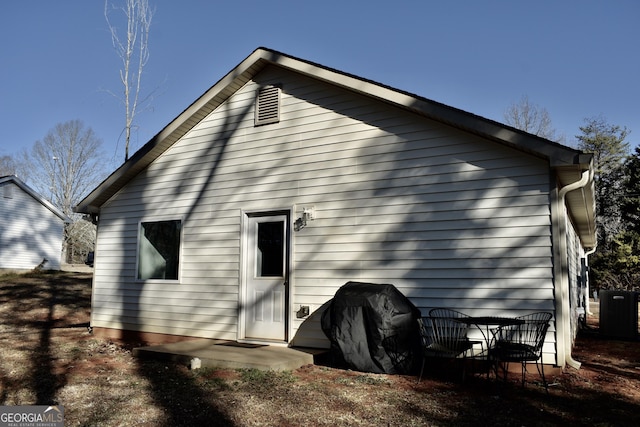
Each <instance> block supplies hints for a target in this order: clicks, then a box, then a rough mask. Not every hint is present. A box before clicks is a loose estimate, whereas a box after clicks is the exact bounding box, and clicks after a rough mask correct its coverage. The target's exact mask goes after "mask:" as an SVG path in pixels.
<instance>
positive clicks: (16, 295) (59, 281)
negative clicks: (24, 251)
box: [0, 272, 91, 405]
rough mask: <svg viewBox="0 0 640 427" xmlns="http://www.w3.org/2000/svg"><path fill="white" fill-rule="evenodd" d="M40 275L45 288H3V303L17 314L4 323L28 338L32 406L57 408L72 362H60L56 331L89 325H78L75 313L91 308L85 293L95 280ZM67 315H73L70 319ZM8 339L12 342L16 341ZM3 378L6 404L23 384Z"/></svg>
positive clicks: (24, 343)
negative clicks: (12, 393) (84, 290)
mask: <svg viewBox="0 0 640 427" xmlns="http://www.w3.org/2000/svg"><path fill="white" fill-rule="evenodd" d="M37 274H38V277H39V279H38V280H40V281H41V282H42V285H39V284H38V285H36V284H34V283H32V281H31V280H29V281H27V282H26V283H18V284H11V285H7V286H3V287H2V289H1V290H0V301H1V302H2V304H3V306H4V307H5V308H7V306H9V307H10V308H9V309H10V310H11V312H12V313H14V314H15V315H13V316H8V317H7V318H6V319H5V320H4V321H3V324H4V325H6V326H8V327H9V331H10V332H8V333H10V334H18V335H20V334H22V335H24V337H23V339H22V347H23V349H24V350H26V351H28V354H29V357H30V360H29V361H28V362H29V363H30V364H31V369H30V370H29V373H28V378H26V383H27V384H28V386H29V387H28V388H29V389H30V390H31V391H32V392H33V393H34V396H35V400H34V401H33V402H32V404H35V405H54V404H57V403H58V402H57V400H56V395H57V393H58V391H59V390H60V389H61V388H63V387H64V386H65V385H66V384H67V370H66V367H67V366H68V365H69V364H71V363H72V361H66V362H63V363H61V362H60V361H59V360H58V358H57V356H56V354H55V353H56V352H55V349H54V347H53V346H54V344H55V343H54V338H55V337H54V331H55V330H56V329H60V328H86V327H87V326H88V323H84V322H81V323H74V319H75V318H76V315H75V313H86V311H88V309H89V306H90V298H88V295H86V294H83V293H82V290H83V288H88V287H89V284H90V282H91V279H90V278H88V277H84V278H79V277H76V276H69V275H66V274H60V273H58V272H38V273H37ZM26 277H27V278H28V277H29V275H27V276H26ZM64 313H70V317H67V316H66V315H65V314H64ZM70 322H71V323H70ZM8 339H9V340H10V341H11V340H13V339H14V338H13V337H10V338H8ZM0 379H1V381H2V383H3V396H2V402H5V401H6V399H7V398H8V395H9V393H10V392H11V391H12V390H15V389H17V388H20V387H22V384H12V382H11V380H10V379H9V376H7V375H4V374H2V375H1V378H0Z"/></svg>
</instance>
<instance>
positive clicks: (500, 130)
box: [74, 48, 581, 214]
mask: <svg viewBox="0 0 640 427" xmlns="http://www.w3.org/2000/svg"><path fill="white" fill-rule="evenodd" d="M268 64H275V65H277V66H280V67H283V68H287V69H290V70H293V71H295V72H297V73H301V74H305V75H308V76H310V77H312V78H314V79H319V80H323V81H325V82H328V83H330V84H333V85H337V86H341V87H343V88H345V89H347V90H350V91H354V92H358V93H361V94H363V95H365V96H368V97H373V98H376V99H378V100H380V101H383V102H386V103H389V104H392V105H394V106H397V107H400V108H404V109H407V110H410V111H412V112H413V113H416V114H419V115H422V116H424V117H427V118H429V119H432V120H436V121H439V122H441V123H444V124H447V125H450V126H453V127H456V128H459V129H462V130H465V131H467V132H471V133H474V134H477V135H480V136H483V137H485V138H489V139H492V140H494V141H496V142H498V143H501V144H505V145H509V146H512V147H514V148H517V149H519V150H522V151H525V152H528V153H530V154H532V155H535V156H538V157H542V158H545V159H548V161H549V163H550V165H551V167H576V165H578V167H581V166H580V159H579V156H580V152H578V151H576V150H573V149H570V148H568V147H564V146H562V145H560V144H557V143H554V142H551V141H548V140H545V139H543V138H539V137H536V136H534V135H531V134H528V133H526V132H522V131H519V130H517V129H514V128H510V127H508V126H505V125H503V124H500V123H498V122H494V121H492V120H488V119H485V118H483V117H480V116H476V115H474V114H471V113H468V112H465V111H463V110H459V109H456V108H453V107H449V106H447V105H444V104H441V103H438V102H436V101H432V100H429V99H426V98H422V97H420V96H417V95H414V94H410V93H408V92H403V91H400V90H398V89H394V88H391V87H388V86H385V85H382V84H380V83H376V82H373V81H370V80H366V79H363V78H361V77H357V76H354V75H351V74H347V73H344V72H340V71H337V70H334V69H331V68H328V67H324V66H322V65H319V64H316V63H312V62H309V61H305V60H302V59H298V58H295V57H292V56H289V55H286V54H283V53H280V52H276V51H273V50H270V49H265V48H258V49H256V50H255V51H254V52H253V53H251V55H249V56H248V57H247V58H245V59H244V60H243V61H242V62H241V63H240V64H239V65H238V66H236V67H235V68H234V69H232V70H231V71H230V72H229V73H228V74H226V75H225V76H224V77H223V78H222V79H220V80H219V81H218V82H217V83H216V84H215V85H213V86H212V87H211V88H210V89H209V90H208V91H206V92H205V93H204V94H203V95H202V96H201V97H199V98H198V99H197V100H196V101H195V102H193V103H192V104H191V105H190V106H189V107H188V108H187V109H186V110H184V111H183V112H182V113H181V114H180V115H179V116H178V117H177V118H176V119H174V120H173V121H172V122H171V123H169V124H168V125H167V126H166V127H165V128H164V129H163V130H162V131H161V132H159V133H158V134H157V135H156V136H154V137H153V138H152V139H151V140H150V141H149V142H148V143H147V144H145V145H144V146H143V147H142V148H141V149H140V150H139V151H137V152H136V153H135V154H134V155H133V156H132V157H131V158H130V159H129V160H128V161H127V162H125V163H124V164H123V165H122V166H120V168H118V169H117V170H116V171H115V172H113V173H112V174H111V175H110V176H109V177H108V178H107V179H106V180H105V181H103V182H102V183H101V184H100V185H99V186H98V187H96V189H94V190H93V191H92V192H91V193H90V194H89V195H88V196H87V197H85V199H83V200H82V201H81V202H80V203H79V204H78V205H77V206H76V208H75V209H74V210H75V211H76V212H82V213H92V214H97V213H99V210H100V207H101V206H102V205H103V204H104V203H106V202H107V201H108V200H109V199H110V198H111V197H113V195H114V194H116V193H117V192H118V191H119V190H120V188H122V187H123V186H124V185H125V184H126V183H127V182H128V181H129V180H131V179H132V178H133V177H134V176H135V175H137V174H138V173H140V172H141V171H142V170H144V168H146V167H147V166H148V165H149V164H150V163H151V162H153V161H154V160H155V159H156V158H158V157H159V156H160V155H161V154H162V153H163V152H164V151H166V150H167V149H168V148H169V147H171V146H172V145H173V144H174V143H175V142H176V141H178V140H179V139H180V138H181V137H182V136H183V135H184V134H186V133H187V132H188V131H189V130H190V129H191V128H193V127H194V126H195V125H196V124H197V123H198V122H200V121H201V120H202V119H203V118H204V117H206V116H207V115H208V114H209V113H211V112H212V111H213V110H214V109H215V108H217V107H218V106H219V105H220V104H221V103H222V102H224V100H226V99H227V98H228V97H230V96H231V95H232V94H233V93H235V92H236V91H237V90H238V89H240V88H241V87H242V86H244V85H245V84H246V83H247V82H248V81H249V80H250V79H251V78H252V77H253V76H254V75H256V74H257V73H258V72H259V71H260V70H262V69H263V68H264V67H265V66H266V65H268Z"/></svg>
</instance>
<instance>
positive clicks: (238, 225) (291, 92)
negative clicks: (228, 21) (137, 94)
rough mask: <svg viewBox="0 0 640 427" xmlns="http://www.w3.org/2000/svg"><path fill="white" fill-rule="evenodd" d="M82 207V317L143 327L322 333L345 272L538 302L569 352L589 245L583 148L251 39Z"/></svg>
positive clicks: (527, 308) (511, 310) (439, 295)
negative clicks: (92, 235)
mask: <svg viewBox="0 0 640 427" xmlns="http://www.w3.org/2000/svg"><path fill="white" fill-rule="evenodd" d="M76 210H77V211H78V212H83V213H88V214H91V215H93V216H94V218H95V219H96V220H97V221H98V237H97V244H96V258H95V267H94V268H95V270H94V282H93V303H92V311H91V316H92V318H91V325H92V326H93V328H94V330H95V331H96V332H97V333H102V334H104V335H113V336H118V337H119V336H122V335H124V334H125V333H126V331H133V332H135V333H136V334H137V335H138V337H142V336H144V337H145V339H150V338H152V337H153V336H154V335H153V334H157V335H155V338H161V339H166V340H169V339H177V338H180V337H206V338H218V339H228V340H238V341H245V342H259V343H274V344H281V345H295V346H309V347H326V346H328V341H327V339H326V337H325V336H324V334H323V333H322V331H321V328H320V322H319V313H320V311H321V310H320V309H321V308H322V307H323V305H324V304H325V303H326V302H327V301H329V300H330V299H331V298H332V297H333V295H334V294H335V292H336V290H337V289H338V288H339V287H340V286H342V285H343V284H344V283H346V282H348V281H351V280H355V281H363V282H373V283H392V284H394V285H395V286H396V287H397V288H398V289H399V290H400V291H401V292H402V293H403V294H404V295H406V296H407V297H408V298H409V299H410V300H411V301H412V302H413V303H414V304H415V305H416V306H417V307H418V308H420V309H421V310H422V312H423V314H425V315H426V313H427V312H428V310H429V309H430V308H432V307H450V308H456V309H459V310H461V311H464V312H466V313H468V314H471V315H518V314H524V313H528V312H531V311H541V310H544V311H550V312H552V313H553V315H554V320H553V322H552V325H551V328H550V331H549V334H548V336H547V341H546V344H545V350H544V351H545V356H544V361H545V363H553V364H557V365H560V366H564V365H565V363H567V362H569V363H572V359H571V347H572V344H573V339H574V337H575V332H576V324H577V316H578V315H579V313H580V310H581V309H582V308H583V307H584V305H585V302H584V298H585V292H584V289H583V287H584V286H586V273H585V272H584V270H583V269H581V268H580V267H581V265H586V253H587V251H589V250H591V249H592V248H593V247H594V246H595V244H596V236H595V225H594V224H595V220H594V188H593V166H592V157H591V155H586V154H584V153H582V152H580V151H577V150H574V149H572V148H568V147H565V146H562V145H560V144H557V143H554V142H551V141H548V140H545V139H542V138H539V137H536V136H534V135H530V134H527V133H525V132H522V131H519V130H516V129H513V128H511V127H508V126H505V125H502V124H500V123H497V122H494V121H491V120H487V119H484V118H482V117H479V116H476V115H473V114H470V113H467V112H464V111H461V110H458V109H455V108H452V107H448V106H446V105H443V104H440V103H437V102H434V101H431V100H428V99H425V98H422V97H419V96H416V95H412V94H409V93H406V92H402V91H399V90H397V89H393V88H390V87H387V86H384V85H381V84H378V83H375V82H371V81H368V80H365V79H362V78H359V77H356V76H353V75H349V74H345V73H342V72H340V71H337V70H333V69H330V68H327V67H324V66H321V65H318V64H314V63H311V62H308V61H305V60H301V59H298V58H294V57H291V56H288V55H286V54H282V53H279V52H275V51H272V50H269V49H263V48H260V49H257V50H256V51H254V52H253V53H252V54H251V55H249V56H248V57H247V58H246V59H245V60H244V61H242V62H241V63H240V64H239V65H238V66H236V67H235V68H234V69H233V70H231V71H230V72H229V73H228V74H227V75H226V76H224V77H223V78H222V79H221V80H220V81H219V82H218V83H216V84H215V85H214V86H213V87H211V88H210V89H209V90H208V91H207V92H205V93H204V95H202V96H201V97H200V98H199V99H197V100H196V101H195V102H194V103H193V104H192V105H191V106H189V107H188V108H187V109H186V110H185V111H184V112H183V113H182V114H180V115H179V116H178V117H177V118H176V119H175V120H173V121H172V122H171V123H169V124H168V125H167V126H166V127H165V128H164V129H163V130H162V131H161V132H160V133H159V134H158V135H156V136H155V137H154V138H153V139H151V140H150V141H149V142H148V143H147V144H146V145H144V146H143V147H142V148H141V149H140V150H139V151H138V152H137V153H135V155H133V156H132V157H131V158H130V159H129V160H128V161H127V162H125V163H124V164H123V165H122V166H121V167H120V168H119V169H118V170H116V171H115V172H114V173H113V174H112V175H111V176H110V177H109V178H107V179H106V180H105V181H104V182H103V183H102V184H100V185H99V186H98V187H97V188H96V189H95V190H93V191H92V192H91V193H90V194H89V195H88V196H87V197H86V198H85V199H84V200H82V201H81V202H80V203H79V205H78V206H77V207H76ZM578 278H580V280H578ZM307 310H308V313H309V314H308V315H307Z"/></svg>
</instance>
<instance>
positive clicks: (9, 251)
mask: <svg viewBox="0 0 640 427" xmlns="http://www.w3.org/2000/svg"><path fill="white" fill-rule="evenodd" d="M68 221H69V218H67V216H66V215H65V214H64V213H62V211H60V210H59V209H58V208H56V207H55V206H54V205H53V204H51V203H50V202H49V201H47V200H45V199H44V197H42V196H41V195H39V194H38V193H36V192H35V191H34V190H33V189H31V188H30V187H29V186H28V185H26V184H25V183H24V182H22V181H21V180H20V179H18V178H17V177H16V176H14V175H10V176H3V177H0V269H6V270H32V269H34V268H42V269H45V270H59V269H60V261H61V257H62V242H63V239H64V225H65V223H66V222H68Z"/></svg>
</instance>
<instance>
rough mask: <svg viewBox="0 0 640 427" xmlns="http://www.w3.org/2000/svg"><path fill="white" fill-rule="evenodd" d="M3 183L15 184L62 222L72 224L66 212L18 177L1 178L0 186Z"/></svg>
mask: <svg viewBox="0 0 640 427" xmlns="http://www.w3.org/2000/svg"><path fill="white" fill-rule="evenodd" d="M3 182H13V183H14V184H15V185H17V186H18V187H19V188H20V189H22V191H24V192H25V193H27V194H28V195H29V196H31V197H32V198H34V199H36V201H38V202H39V203H40V204H42V205H43V206H44V207H45V208H47V209H49V210H50V211H51V212H52V213H53V214H54V215H56V216H57V217H59V218H60V219H61V220H63V221H64V222H71V218H69V217H68V216H66V215H65V214H64V212H62V211H61V210H60V209H58V208H57V207H56V206H55V205H54V204H53V203H51V202H50V201H48V200H47V199H45V198H44V197H42V196H41V195H40V194H38V193H37V192H36V191H35V190H34V189H32V188H31V187H29V186H28V185H27V184H25V183H24V182H22V180H21V179H20V178H18V177H17V176H15V175H9V176H4V177H2V178H0V184H2V183H3Z"/></svg>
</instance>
